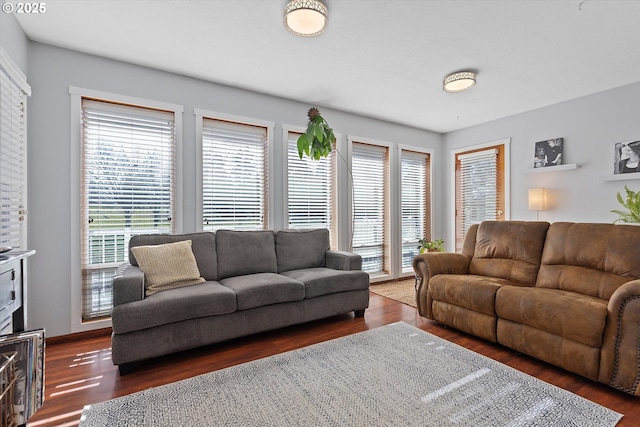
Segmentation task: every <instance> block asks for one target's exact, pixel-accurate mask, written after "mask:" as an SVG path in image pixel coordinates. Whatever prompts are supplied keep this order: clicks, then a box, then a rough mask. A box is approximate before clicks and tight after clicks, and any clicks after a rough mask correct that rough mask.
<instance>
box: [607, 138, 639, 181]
mask: <svg viewBox="0 0 640 427" xmlns="http://www.w3.org/2000/svg"><path fill="white" fill-rule="evenodd" d="M635 172H640V140H638V141H631V142H618V143H616V144H615V151H614V163H613V173H614V174H615V175H617V174H621V173H635Z"/></svg>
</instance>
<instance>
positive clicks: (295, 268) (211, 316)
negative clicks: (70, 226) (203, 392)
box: [111, 229, 369, 374]
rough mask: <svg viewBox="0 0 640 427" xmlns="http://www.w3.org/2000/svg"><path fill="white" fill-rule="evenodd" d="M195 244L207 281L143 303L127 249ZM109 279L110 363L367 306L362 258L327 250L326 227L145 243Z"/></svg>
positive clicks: (141, 278) (360, 312)
mask: <svg viewBox="0 0 640 427" xmlns="http://www.w3.org/2000/svg"><path fill="white" fill-rule="evenodd" d="M184 240H190V241H191V247H192V251H193V255H194V256H195V260H196V263H197V266H198V269H199V272H200V275H201V276H202V277H203V278H204V280H205V281H204V282H202V283H199V284H195V285H191V286H185V287H180V288H177V289H170V290H164V291H162V292H158V293H155V294H152V295H149V296H145V274H144V273H143V271H142V270H141V269H140V267H139V266H138V263H137V262H136V259H135V257H134V255H133V253H132V251H131V248H135V247H136V246H149V245H160V244H165V243H173V242H178V241H184ZM129 247H130V251H129V263H127V264H124V265H122V266H121V267H120V268H119V270H118V272H117V273H116V276H115V278H114V280H113V301H114V307H113V312H112V325H113V334H112V337H111V340H112V353H111V355H112V356H111V357H112V360H113V363H114V364H115V365H119V368H120V373H121V374H123V373H126V372H128V371H129V370H131V368H132V367H133V366H134V364H132V362H138V361H141V360H145V359H149V358H153V357H157V356H162V355H165V354H169V353H173V352H177V351H181V350H187V349H190V348H195V347H199V346H203V345H207V344H213V343H216V342H221V341H225V340H229V339H232V338H237V337H241V336H246V335H249V334H254V333H258V332H262V331H268V330H272V329H277V328H281V327H284V326H289V325H294V324H298V323H303V322H308V321H311V320H316V319H321V318H325V317H330V316H335V315H338V314H344V313H348V312H350V311H353V312H354V313H355V316H356V317H361V316H364V310H365V309H366V308H367V307H368V306H369V275H368V274H367V273H366V272H364V271H362V270H361V268H362V259H361V257H360V256H359V255H357V254H354V253H349V252H342V251H334V250H330V249H329V232H328V230H324V229H313V230H279V231H228V230H219V231H217V232H216V233H215V234H214V233H209V232H202V233H193V234H181V235H141V236H135V237H133V238H131V240H130V242H129Z"/></svg>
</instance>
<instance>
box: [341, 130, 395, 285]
mask: <svg viewBox="0 0 640 427" xmlns="http://www.w3.org/2000/svg"><path fill="white" fill-rule="evenodd" d="M347 143H348V161H349V170H350V171H351V173H350V175H349V180H348V183H349V189H350V190H351V191H349V193H348V195H347V199H348V202H349V203H348V208H347V210H348V215H347V217H348V218H349V221H350V224H349V228H348V230H349V237H350V246H351V244H352V243H353V232H354V230H353V228H354V225H355V219H354V214H355V212H354V200H353V197H354V195H355V194H354V193H355V187H354V183H353V144H354V143H358V144H365V145H371V146H374V147H380V148H384V149H386V150H387V165H386V167H387V181H386V182H385V186H386V188H385V191H386V193H387V195H386V199H387V200H386V201H387V203H386V206H385V216H386V218H387V220H386V221H385V222H386V224H385V228H386V229H385V242H384V253H383V257H384V258H385V260H384V265H385V266H386V271H384V272H381V273H377V274H370V275H369V276H370V281H371V282H372V283H374V282H380V281H385V280H391V279H392V278H394V277H398V274H397V269H398V266H397V265H396V264H398V262H394V257H393V254H395V253H398V245H399V240H398V238H397V235H398V231H397V228H398V224H397V220H396V218H397V213H396V211H397V209H391V206H392V205H393V206H397V203H396V200H395V197H394V195H397V191H391V190H392V188H393V189H394V190H395V189H396V188H397V186H396V185H393V183H394V182H397V181H398V178H397V176H398V173H399V172H398V159H397V156H398V151H397V150H395V149H394V145H395V144H393V143H390V142H385V141H378V140H373V139H370V138H362V137H358V136H353V135H347ZM352 251H353V248H352Z"/></svg>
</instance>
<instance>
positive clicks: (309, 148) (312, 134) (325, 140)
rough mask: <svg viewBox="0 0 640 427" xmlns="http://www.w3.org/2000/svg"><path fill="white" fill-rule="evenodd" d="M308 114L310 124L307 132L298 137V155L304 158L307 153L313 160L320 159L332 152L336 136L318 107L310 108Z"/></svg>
mask: <svg viewBox="0 0 640 427" xmlns="http://www.w3.org/2000/svg"><path fill="white" fill-rule="evenodd" d="M307 115H308V116H309V124H308V125H307V130H306V132H305V133H303V134H302V135H300V138H298V156H300V158H302V156H303V155H304V154H306V155H307V156H309V158H311V159H313V160H320V159H321V158H323V157H327V156H328V155H329V154H330V153H331V150H333V148H334V145H335V143H336V136H335V135H334V134H333V129H331V128H330V127H329V124H328V123H327V122H326V120H325V119H323V118H322V116H321V115H320V111H319V110H318V109H317V108H311V109H309V112H308V113H307Z"/></svg>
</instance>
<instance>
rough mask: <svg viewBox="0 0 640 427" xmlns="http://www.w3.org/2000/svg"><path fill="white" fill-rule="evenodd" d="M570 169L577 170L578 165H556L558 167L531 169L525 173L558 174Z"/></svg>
mask: <svg viewBox="0 0 640 427" xmlns="http://www.w3.org/2000/svg"><path fill="white" fill-rule="evenodd" d="M571 169H578V165H577V164H575V163H570V164H567V165H558V166H545V167H542V168H533V169H527V170H526V171H525V173H546V172H559V171H566V170H571Z"/></svg>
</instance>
